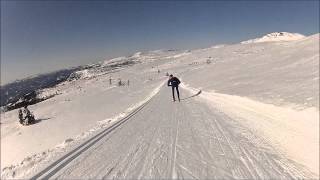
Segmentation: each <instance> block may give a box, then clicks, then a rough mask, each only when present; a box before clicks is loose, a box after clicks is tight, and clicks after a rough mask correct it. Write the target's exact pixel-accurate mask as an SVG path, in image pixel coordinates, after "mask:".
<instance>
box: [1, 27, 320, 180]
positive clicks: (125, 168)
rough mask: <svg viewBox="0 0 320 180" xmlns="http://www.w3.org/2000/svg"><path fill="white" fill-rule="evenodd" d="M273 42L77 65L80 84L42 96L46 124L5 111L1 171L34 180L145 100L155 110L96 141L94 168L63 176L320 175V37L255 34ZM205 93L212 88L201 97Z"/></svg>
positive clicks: (38, 110)
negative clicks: (170, 81)
mask: <svg viewBox="0 0 320 180" xmlns="http://www.w3.org/2000/svg"><path fill="white" fill-rule="evenodd" d="M294 39H295V40H294ZM298 39H299V40H298ZM267 41H268V42H269V43H243V42H242V43H239V44H232V45H221V46H219V45H218V46H213V47H209V48H206V49H197V50H188V51H180V50H157V51H150V52H138V53H135V54H134V55H132V56H128V57H120V58H114V59H111V60H106V61H104V62H101V63H99V64H95V65H92V66H90V67H91V68H88V69H85V70H80V71H77V72H74V74H73V77H70V79H69V80H70V81H65V82H63V83H61V84H59V85H57V86H56V87H53V88H48V89H45V90H42V91H41V94H43V96H47V95H50V94H57V95H56V96H54V97H53V98H51V99H49V100H46V101H43V102H40V103H38V104H35V105H32V106H30V109H31V111H32V112H33V113H34V114H35V116H36V118H37V119H38V120H37V123H36V124H34V125H32V126H21V125H19V124H18V121H17V110H13V111H10V112H6V113H2V114H1V167H2V170H1V177H2V178H26V177H30V176H32V175H34V174H35V173H36V172H39V170H41V169H43V168H44V167H46V166H47V165H48V164H50V163H52V162H54V161H55V160H57V159H58V158H60V157H62V156H64V155H65V154H66V153H68V152H70V150H72V149H73V148H75V147H77V146H78V145H81V143H83V142H86V140H88V139H89V138H91V137H93V135H95V134H97V133H98V132H101V131H102V130H104V129H105V128H108V127H110V126H111V125H113V124H115V123H117V122H119V120H121V119H122V118H123V117H126V116H127V115H130V114H131V113H132V112H135V109H136V108H137V107H141V105H143V106H145V107H146V109H147V110H145V111H144V112H139V113H137V117H134V118H135V120H134V121H132V122H131V123H128V124H126V125H124V126H123V130H119V131H117V132H114V133H111V134H112V135H110V136H107V139H106V140H105V141H103V142H101V144H99V145H97V147H96V148H94V151H95V153H98V154H99V157H98V158H97V157H95V156H91V155H89V154H92V153H88V156H86V157H88V158H87V159H86V158H84V157H82V158H83V159H84V161H85V162H86V167H84V166H81V165H80V166H76V165H77V163H76V162H78V161H76V162H75V163H71V164H73V165H72V166H70V167H71V169H70V172H71V171H72V173H73V175H75V176H73V177H71V176H68V175H69V174H68V173H66V172H61V173H60V175H61V177H65V178H77V177H78V178H79V176H80V174H81V172H92V173H93V174H90V173H88V174H86V175H85V177H91V178H92V177H100V176H103V175H105V177H108V178H112V177H113V178H115V177H118V178H119V177H120V178H121V177H122V178H126V177H127V178H129V177H131V178H139V177H140V178H143V177H144V178H147V177H150V178H151V177H153V178H161V177H162V178H168V177H171V178H172V177H177V176H179V175H185V176H186V177H189V178H213V177H216V178H218V177H225V178H236V177H238V178H241V177H242V178H251V179H252V178H260V179H261V178H277V177H278V178H279V177H281V178H310V177H311V178H314V177H317V176H318V175H319V171H318V169H319V168H318V167H319V162H318V161H317V159H318V158H319V156H318V155H319V137H318V134H319V120H318V119H319V34H315V35H312V36H309V37H303V36H300V35H298V34H287V33H284V34H282V35H280V33H278V34H277V33H276V34H273V35H267V36H264V38H261V39H260V40H259V39H256V40H250V42H267ZM167 73H169V74H171V73H172V74H174V75H177V76H178V77H179V78H180V79H181V80H182V85H181V88H182V89H181V96H182V98H184V99H185V100H184V101H182V102H181V104H173V103H171V102H169V101H170V100H171V97H169V96H170V94H169V93H170V92H169V91H170V89H168V88H165V87H163V83H165V81H166V80H167V76H166V74H167ZM110 79H111V84H110ZM119 81H121V86H119V84H120V83H119ZM199 89H201V90H202V91H201V92H202V93H201V94H200V95H198V96H192V95H194V94H196V93H197V92H198V91H199ZM166 98H167V99H166ZM149 99H152V102H151V103H150V104H149V105H148V104H145V103H146V102H149V101H148V100H149ZM179 118H182V119H179ZM197 118H198V119H197ZM210 127H211V128H212V129H208V128H210ZM240 127H241V128H240ZM166 128H167V129H166ZM179 128H180V131H178V129H179ZM112 132H113V131H112ZM173 132H175V133H173ZM179 132H180V134H179ZM223 132H225V133H223ZM145 134H147V135H145ZM153 134H155V135H154V136H151V135H153ZM149 135H150V136H149ZM190 135H193V136H192V137H193V138H190ZM235 137H237V138H238V139H236V138H235ZM128 138H129V139H130V142H129V141H128V142H127V141H126V139H128ZM152 138H153V139H152ZM109 140H110V141H109ZM193 140H197V142H194V141H193ZM111 142H112V143H111ZM204 142H205V143H204ZM230 142H232V143H233V144H230ZM262 142H263V143H262ZM105 143H107V144H105ZM108 143H111V144H108ZM168 143H171V144H168ZM174 143H175V144H178V146H173V144H174ZM179 143H180V144H179ZM238 143H239V144H238ZM241 143H242V144H241ZM113 147H117V149H113ZM179 147H185V148H184V149H185V151H182V150H181V149H179ZM250 147H252V148H256V149H250ZM301 147H308V148H301ZM100 148H102V149H100ZM170 148H172V149H170ZM188 148H190V149H188ZM209 148H212V149H209ZM186 149H188V151H186ZM220 151H221V152H220ZM101 152H107V153H108V154H105V156H103V155H102V154H103V153H101ZM172 152H173V153H172ZM95 153H93V154H95ZM117 153H123V154H117ZM171 153H172V154H171ZM188 153H189V154H188ZM141 154H143V155H141ZM153 154H159V156H157V157H154V156H153ZM244 154H247V156H244ZM255 154H256V156H255ZM116 155H118V156H116ZM171 155H172V156H171ZM174 157H176V158H174ZM181 157H185V159H183V158H182V159H181ZM79 158H80V159H81V157H79ZM162 158H164V159H162ZM165 158H167V160H165ZM210 158H211V159H212V158H214V159H215V162H211V161H208V159H210ZM259 158H261V159H259ZM90 159H95V160H96V161H98V160H101V159H102V160H103V162H90ZM157 159H158V160H159V161H158V160H157ZM259 160H260V161H263V162H259ZM149 162H154V164H155V165H151V164H152V163H151V164H150V163H149ZM165 162H168V163H169V162H170V164H166V163H165ZM219 162H221V164H219ZM113 163H115V164H113ZM175 163H176V164H177V166H173V165H172V164H175ZM179 163H180V164H179ZM251 163H252V164H251ZM264 163H265V165H264ZM78 164H81V163H78ZM89 164H90V165H89ZM95 164H96V165H95ZM91 165H92V167H96V168H97V169H95V170H93V169H90V168H89V167H91ZM109 165H110V166H111V165H112V166H113V167H109ZM220 166H221V167H220ZM264 166H268V167H264ZM167 167H171V168H172V169H170V171H168V170H164V169H167ZM213 167H214V168H213ZM243 167H247V168H243ZM270 167H272V168H270ZM83 168H87V171H83ZM100 168H102V169H100ZM103 168H110V169H115V170H114V171H112V170H110V169H109V170H110V174H103V173H102V172H109V170H108V171H107V169H103ZM146 168H149V169H150V171H148V172H150V174H148V173H147V171H145V169H146ZM277 168H280V169H277ZM252 169H253V170H252ZM202 170H207V171H208V172H216V176H213V175H212V174H211V175H212V176H210V174H206V173H204V172H202ZM251 170H252V171H251ZM111 171H112V172H111ZM151 171H152V173H151ZM99 172H100V173H102V174H99ZM117 172H119V173H120V172H123V173H124V172H125V173H124V174H122V175H119V174H117ZM161 172H162V173H161ZM279 172H282V174H281V173H280V174H279ZM57 173H58V172H57ZM94 173H98V175H100V176H95V175H97V174H94ZM179 173H180V174H179ZM120 174H121V173H120ZM77 175H78V176H77ZM90 175H92V176H90ZM118 175H119V176H118ZM135 175H137V176H135ZM162 175H163V176H162ZM166 175H169V176H166ZM179 177H180V176H179Z"/></svg>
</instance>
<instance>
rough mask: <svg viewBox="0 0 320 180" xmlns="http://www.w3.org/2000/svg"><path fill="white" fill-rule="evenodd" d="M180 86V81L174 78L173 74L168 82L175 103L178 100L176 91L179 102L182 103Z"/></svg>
mask: <svg viewBox="0 0 320 180" xmlns="http://www.w3.org/2000/svg"><path fill="white" fill-rule="evenodd" d="M179 84H180V80H179V79H178V78H177V77H174V76H173V75H172V74H170V76H169V80H168V86H171V87H172V97H173V102H174V101H176V98H175V96H174V89H176V91H177V95H178V100H179V102H180V94H179Z"/></svg>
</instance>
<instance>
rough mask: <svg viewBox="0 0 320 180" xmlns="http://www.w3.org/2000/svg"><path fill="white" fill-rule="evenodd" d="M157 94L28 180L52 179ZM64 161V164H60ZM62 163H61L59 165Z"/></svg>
mask: <svg viewBox="0 0 320 180" xmlns="http://www.w3.org/2000/svg"><path fill="white" fill-rule="evenodd" d="M158 93H159V92H157V93H156V94H155V95H153V96H152V97H151V98H150V99H149V100H147V101H146V102H144V103H143V104H141V105H140V106H139V107H137V108H136V109H134V110H133V111H132V112H131V113H129V114H128V115H127V116H125V117H124V118H122V119H121V120H119V121H117V122H115V123H114V124H113V125H111V126H110V127H108V128H106V129H104V130H102V132H100V133H98V134H96V135H95V136H93V137H92V138H90V139H89V140H87V141H85V142H84V143H82V144H81V145H79V146H77V147H76V148H75V149H73V150H72V151H70V152H69V153H67V154H66V155H64V156H62V157H61V158H60V159H58V160H56V161H55V162H54V163H52V164H51V165H49V166H48V167H46V168H45V169H44V170H42V171H40V172H39V173H37V174H36V175H34V176H32V177H31V178H30V179H32V180H34V179H49V178H50V177H52V176H53V175H54V174H55V173H56V172H58V171H59V170H60V169H62V168H63V167H65V166H66V165H67V164H68V163H70V162H71V161H72V160H73V159H75V158H77V157H78V156H79V155H81V154H82V153H83V152H84V151H86V150H88V149H89V148H90V147H91V146H93V145H94V144H95V143H97V142H98V141H99V140H101V139H102V138H103V137H104V136H106V135H108V134H109V133H111V132H112V131H113V130H115V129H117V128H118V127H119V126H121V125H122V124H124V123H125V122H127V121H128V120H129V119H130V118H131V117H133V116H134V115H135V114H137V113H138V112H139V111H141V110H142V109H143V108H144V107H145V106H146V105H147V104H148V103H149V102H150V101H151V100H152V99H153V98H154V97H155V96H156V95H157V94H158ZM62 161H65V162H62ZM61 162H62V163H61Z"/></svg>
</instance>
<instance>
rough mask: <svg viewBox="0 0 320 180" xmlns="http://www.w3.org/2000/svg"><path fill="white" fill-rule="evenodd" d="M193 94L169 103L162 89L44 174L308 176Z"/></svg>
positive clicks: (79, 176) (107, 176)
mask: <svg viewBox="0 0 320 180" xmlns="http://www.w3.org/2000/svg"><path fill="white" fill-rule="evenodd" d="M182 93H185V92H182ZM184 95H185V96H184V97H185V98H186V97H188V95H189V96H192V95H191V94H184ZM195 98H197V97H192V98H186V99H184V100H182V101H181V102H180V103H179V102H172V101H171V89H170V88H165V87H163V88H162V89H161V90H160V92H159V93H158V94H157V95H156V96H155V97H154V98H152V99H151V101H150V102H149V103H148V104H146V105H145V106H144V107H143V108H141V109H140V110H139V111H137V112H136V113H134V114H133V115H132V116H131V117H130V118H128V120H127V121H125V122H124V123H122V124H120V125H119V126H117V127H116V128H114V129H113V130H112V131H110V132H109V133H107V134H106V135H104V136H101V138H100V139H99V140H98V141H96V142H95V143H91V145H90V146H88V148H86V149H85V150H83V151H81V153H79V154H78V155H77V156H76V157H74V158H71V160H68V161H67V163H61V165H59V168H58V169H57V170H51V171H50V170H49V171H50V173H49V174H47V175H46V176H45V178H58V179H90V178H93V179H113V178H116V179H137V178H140V179H150V178H151V179H155V178H157V179H163V178H165V179H167V178H173V179H182V178H187V179H207V178H210V179H221V178H227V179H230V178H241V179H243V178H245V179H248V178H249V179H252V178H255V179H261V178H267V179H270V178H276V179H279V178H285V179H288V178H307V177H310V174H309V173H306V172H304V171H303V170H302V169H303V167H302V166H300V165H298V164H296V163H294V162H292V161H290V160H288V159H286V158H285V157H284V156H282V155H281V154H279V153H277V152H276V151H275V150H274V149H273V148H271V147H270V146H268V145H267V144H266V143H264V142H263V141H262V140H260V139H259V138H258V137H257V136H255V135H254V133H252V132H249V131H248V130H246V129H245V128H244V127H240V126H239V125H238V124H237V123H236V122H234V121H233V120H232V119H230V118H229V117H228V116H227V115H226V114H224V113H223V112H219V111H218V110H213V109H210V108H209V107H207V106H206V105H205V104H202V103H201V102H200V101H197V100H196V99H195ZM42 178H43V176H42Z"/></svg>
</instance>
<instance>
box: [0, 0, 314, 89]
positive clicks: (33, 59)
mask: <svg viewBox="0 0 320 180" xmlns="http://www.w3.org/2000/svg"><path fill="white" fill-rule="evenodd" d="M275 31H287V32H297V33H301V34H304V35H311V34H315V33H319V1H318V0H315V1H313V0H301V1H297V0H291V1H281V0H280V1H276V0H268V1H258V0H256V1H254V0H250V1H199V2H196V1H193V2H191V1H173V2H172V1H165V0H162V1H161V0H158V1H151V2H150V1H135V2H133V1H118V2H115V1H84V0H81V1H80V0H79V1H76V0H73V1H60V0H56V1H36V0H34V1H22V0H19V1H12V0H10V1H9V0H7V1H3V0H2V1H1V84H5V83H8V82H10V81H13V80H15V79H20V78H24V77H26V76H29V75H34V74H38V73H43V72H48V71H53V70H57V69H61V68H66V67H70V66H75V65H81V64H88V63H91V62H97V61H100V60H103V59H107V58H112V57H117V56H122V55H129V54H131V53H134V52H136V51H146V50H156V49H170V48H173V49H194V48H202V47H208V46H211V45H215V44H220V43H234V42H239V41H242V40H247V39H252V38H255V37H259V36H262V35H264V34H267V33H270V32H275Z"/></svg>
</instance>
